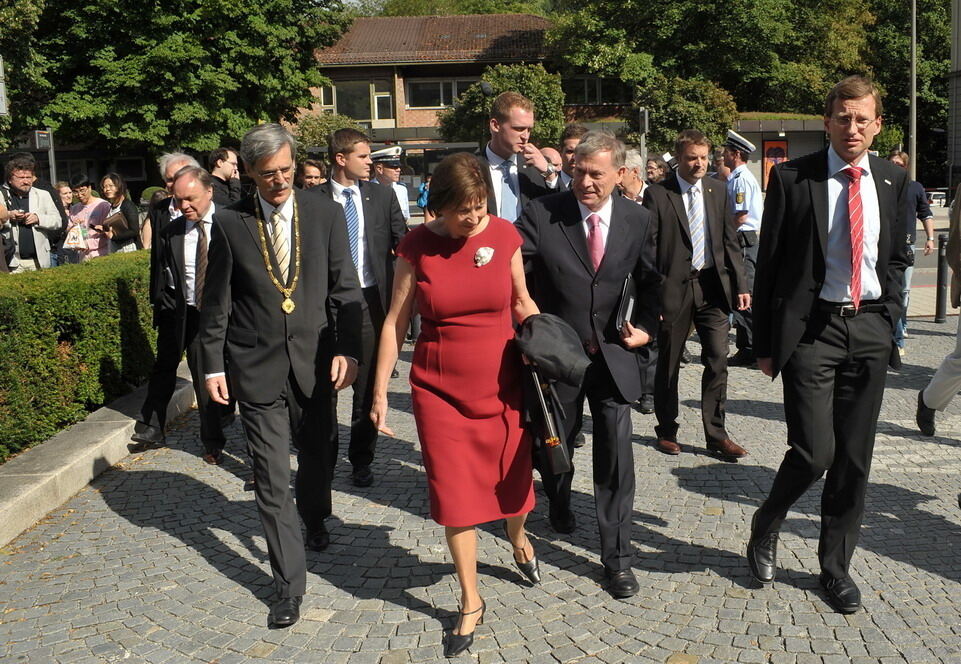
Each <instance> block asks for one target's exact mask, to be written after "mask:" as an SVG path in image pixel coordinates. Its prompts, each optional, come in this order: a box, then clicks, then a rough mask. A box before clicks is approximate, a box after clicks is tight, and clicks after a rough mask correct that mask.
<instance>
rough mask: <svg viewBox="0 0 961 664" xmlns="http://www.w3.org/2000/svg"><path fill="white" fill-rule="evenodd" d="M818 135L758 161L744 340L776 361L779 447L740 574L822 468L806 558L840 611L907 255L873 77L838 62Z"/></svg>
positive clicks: (855, 597) (760, 559) (851, 587)
mask: <svg viewBox="0 0 961 664" xmlns="http://www.w3.org/2000/svg"><path fill="white" fill-rule="evenodd" d="M824 128H825V130H826V131H827V133H828V135H829V137H830V142H831V144H830V147H828V148H827V149H826V150H821V151H819V152H815V153H814V154H810V155H807V156H805V157H801V158H799V159H794V160H792V161H789V162H786V163H783V164H780V165H778V166H777V167H776V168H774V169H773V170H772V171H771V176H770V179H769V181H768V189H767V200H766V201H765V204H764V214H763V217H762V225H761V227H762V228H763V229H764V230H763V232H762V233H761V243H760V249H759V254H758V265H757V278H756V280H755V282H754V292H755V308H754V348H755V352H756V354H757V358H758V367H759V368H760V369H761V371H763V372H764V373H765V374H766V375H768V376H771V377H774V376H776V375H777V374H778V373H780V374H781V382H782V383H783V385H784V414H785V420H786V422H787V439H788V451H787V453H786V454H785V455H784V460H783V461H782V462H781V467H780V468H779V469H778V472H777V475H776V476H775V478H774V484H773V486H772V487H771V492H770V494H769V495H768V497H767V499H766V500H765V501H764V503H763V504H762V505H761V507H760V509H759V510H758V511H757V513H756V514H755V515H754V519H753V521H752V523H751V536H750V540H749V542H748V547H747V557H748V566H749V567H750V570H751V574H752V576H753V577H754V578H755V579H756V580H757V581H759V582H761V583H764V584H767V583H771V582H772V581H773V580H774V574H775V570H776V567H777V561H776V554H777V533H778V529H779V528H780V526H781V523H782V522H783V521H784V519H785V517H786V516H787V511H788V509H790V507H791V505H793V504H794V502H795V501H796V500H797V499H798V498H800V497H801V496H802V495H803V494H804V492H805V491H807V489H808V488H809V487H810V486H811V485H812V484H814V482H816V481H817V480H818V479H819V478H820V477H821V476H822V475H824V473H825V472H827V479H826V480H825V483H824V492H823V495H822V496H821V537H820V541H819V543H818V560H819V562H820V565H821V576H820V581H821V585H822V587H823V588H824V590H825V591H826V593H827V598H828V601H829V602H830V604H831V606H833V607H834V609H835V610H837V611H839V612H841V613H853V612H855V611H857V610H858V609H859V608H860V606H861V593H860V591H859V590H858V587H857V585H856V584H855V583H854V581H853V580H852V579H851V577H850V576H849V574H848V570H849V567H850V564H851V558H852V556H853V555H854V548H855V546H856V545H857V540H858V533H859V531H860V526H861V518H862V516H863V513H864V494H865V490H866V488H867V484H868V473H869V470H870V467H871V457H872V454H873V449H874V435H875V429H876V427H877V421H878V413H879V412H880V410H881V397H882V395H883V393H884V380H885V375H886V373H887V371H886V369H887V365H888V363H889V362H891V363H892V364H897V365H899V364H900V362H899V355H898V353H897V350H896V348H895V346H894V342H893V330H894V324H895V322H896V321H897V320H898V317H899V316H900V315H901V284H902V275H903V273H904V268H905V267H906V266H907V253H906V250H905V248H906V245H905V243H904V241H903V238H904V216H903V212H904V209H905V201H906V198H905V197H906V192H907V177H906V174H905V172H904V170H903V169H901V168H898V167H897V166H895V165H893V164H891V163H889V162H887V161H885V160H883V159H879V158H877V157H874V156H871V155H869V154H868V152H867V150H868V148H869V147H870V146H871V142H872V141H873V140H874V137H875V136H876V135H877V133H878V132H879V131H880V130H881V99H880V96H879V94H878V91H877V89H876V88H875V87H874V85H873V84H872V83H871V82H870V81H868V80H867V79H864V78H862V77H860V76H851V77H848V78H846V79H844V80H842V81H841V82H840V83H838V84H837V85H835V86H834V88H833V89H832V90H831V92H830V93H829V94H828V97H827V103H826V104H825V110H824Z"/></svg>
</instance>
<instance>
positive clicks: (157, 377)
mask: <svg viewBox="0 0 961 664" xmlns="http://www.w3.org/2000/svg"><path fill="white" fill-rule="evenodd" d="M171 188H172V191H173V194H174V196H175V197H176V200H177V204H178V209H179V210H180V212H181V213H182V214H181V216H180V217H177V219H176V220H174V221H172V222H171V223H169V224H167V225H166V226H165V227H164V229H163V230H162V231H161V232H160V237H159V238H158V243H157V246H156V248H155V251H156V253H157V262H158V265H159V270H160V274H161V279H160V282H161V287H160V292H159V293H158V296H157V298H156V299H155V301H154V309H155V318H156V319H157V358H156V361H155V362H154V367H153V371H152V372H151V374H150V382H149V383H148V386H147V397H146V399H145V400H144V404H143V407H142V408H141V412H140V418H139V420H138V424H142V425H146V426H147V427H153V428H157V429H160V430H161V431H162V430H163V425H164V421H165V420H166V416H167V406H168V405H169V404H170V398H171V397H172V396H173V392H174V387H175V385H176V381H177V367H178V365H179V364H180V358H181V357H182V356H183V354H184V351H186V352H187V365H188V366H189V367H190V376H191V378H192V380H193V384H194V392H195V393H196V396H197V409H198V413H199V415H200V440H201V442H202V443H203V446H204V455H203V459H204V461H206V462H207V463H209V464H219V463H220V462H221V453H222V451H223V448H224V442H225V438H224V431H223V425H224V423H225V421H226V420H227V418H228V417H230V416H231V415H232V414H233V410H234V409H233V403H230V404H228V405H221V404H218V403H212V402H211V401H210V395H209V394H207V389H206V385H205V371H204V364H203V359H202V358H201V355H200V337H199V335H198V332H199V329H200V308H201V307H202V305H203V291H204V283H205V280H206V270H207V256H208V251H209V241H210V228H211V225H212V224H213V215H214V210H215V209H216V206H215V204H214V203H213V201H212V197H213V188H212V184H211V181H210V175H209V174H208V173H207V171H205V170H203V169H201V168H197V167H196V166H185V167H183V168H182V169H180V170H179V171H177V173H176V174H175V175H174V178H173V181H172V183H171ZM149 446H150V445H149V444H143V443H141V444H140V446H135V449H136V450H140V449H145V448H146V447H149Z"/></svg>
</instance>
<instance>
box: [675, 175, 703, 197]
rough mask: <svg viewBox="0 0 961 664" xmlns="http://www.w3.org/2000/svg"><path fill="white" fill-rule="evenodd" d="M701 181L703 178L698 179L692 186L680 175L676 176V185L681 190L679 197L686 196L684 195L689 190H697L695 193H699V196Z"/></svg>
mask: <svg viewBox="0 0 961 664" xmlns="http://www.w3.org/2000/svg"><path fill="white" fill-rule="evenodd" d="M703 179H704V178H700V179H698V181H697V182H695V183H694V184H691V183H690V182H688V181H687V180H685V179H684V178H682V177H681V176H680V175H678V176H677V184H678V186H679V187H680V188H681V195H684V194H686V193H687V192H688V191H689V190H691V189H696V190H697V193H699V194H700V193H702V188H701V181H702V180H703Z"/></svg>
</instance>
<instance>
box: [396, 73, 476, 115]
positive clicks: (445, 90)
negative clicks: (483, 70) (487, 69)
mask: <svg viewBox="0 0 961 664" xmlns="http://www.w3.org/2000/svg"><path fill="white" fill-rule="evenodd" d="M475 81H477V79H476V78H474V79H456V80H450V79H446V80H445V79H419V80H410V81H408V82H407V108H445V107H447V106H450V105H451V104H453V103H454V100H455V99H456V98H457V97H458V96H460V95H461V94H463V93H464V91H465V90H467V88H469V87H470V86H471V85H472V84H473V83H474V82H475Z"/></svg>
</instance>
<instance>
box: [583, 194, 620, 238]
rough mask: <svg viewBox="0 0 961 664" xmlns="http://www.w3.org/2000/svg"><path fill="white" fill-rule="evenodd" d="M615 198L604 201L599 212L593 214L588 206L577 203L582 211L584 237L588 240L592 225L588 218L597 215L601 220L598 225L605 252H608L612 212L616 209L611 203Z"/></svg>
mask: <svg viewBox="0 0 961 664" xmlns="http://www.w3.org/2000/svg"><path fill="white" fill-rule="evenodd" d="M612 198H613V196H608V197H607V200H606V201H604V205H602V206H601V209H600V210H598V211H597V212H593V211H592V210H591V209H590V208H588V207H587V206H586V205H584V204H583V203H581V202H580V201H577V207H578V208H580V211H581V226H582V227H583V228H584V237H585V238H586V237H587V236H588V234H589V233H590V232H591V225H590V224H589V223H587V218H588V217H589V216H591V215H592V214H596V215H597V216H598V217H600V218H601V223H600V224H599V225H598V227H597V229H598V230H599V231H600V232H601V241H602V242H603V243H604V250H605V251H607V236H608V234H609V233H610V232H611V210H612V209H613V207H614V203H612V202H611V199H612Z"/></svg>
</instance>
